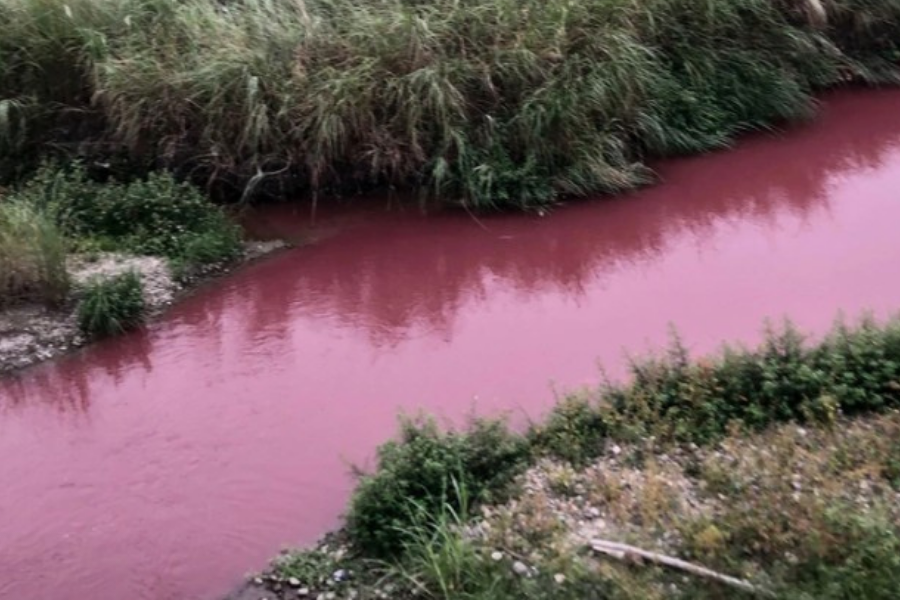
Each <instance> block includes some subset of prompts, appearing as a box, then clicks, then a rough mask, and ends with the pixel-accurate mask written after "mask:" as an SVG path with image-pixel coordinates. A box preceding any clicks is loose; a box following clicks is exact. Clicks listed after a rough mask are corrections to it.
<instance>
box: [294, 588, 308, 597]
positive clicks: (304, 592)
mask: <svg viewBox="0 0 900 600" xmlns="http://www.w3.org/2000/svg"><path fill="white" fill-rule="evenodd" d="M297 595H298V596H300V597H301V598H306V597H307V596H309V588H308V587H302V588H300V589H299V590H297Z"/></svg>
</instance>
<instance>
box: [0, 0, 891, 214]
mask: <svg viewBox="0 0 900 600" xmlns="http://www.w3.org/2000/svg"><path fill="white" fill-rule="evenodd" d="M0 28H2V30H3V32H4V35H3V37H2V39H0V81H2V88H0V166H2V167H3V168H2V173H4V176H6V177H11V176H15V175H16V173H21V172H22V171H23V170H27V168H28V167H29V164H34V162H33V161H34V160H36V159H37V158H38V157H39V156H41V155H43V154H47V153H54V154H63V155H66V156H79V157H82V158H85V159H86V160H88V161H102V162H109V163H111V164H112V165H113V168H118V167H121V168H122V169H125V170H130V171H134V170H137V171H141V170H143V169H147V168H151V167H160V166H165V167H169V168H172V169H175V170H176V171H177V172H178V174H179V176H185V177H187V176H190V177H192V178H194V179H196V180H198V181H204V182H210V181H212V182H218V184H220V185H221V188H220V189H225V190H231V192H232V193H234V192H235V191H237V192H241V191H245V192H247V193H255V192H259V191H265V192H267V193H272V194H276V195H282V196H286V195H289V194H296V193H298V192H301V191H307V192H310V191H312V192H317V191H319V190H325V189H334V188H342V189H351V190H352V189H358V188H360V187H368V186H373V185H375V186H391V187H402V188H409V189H415V190H419V191H420V192H423V193H427V194H432V195H433V196H434V197H436V198H438V199H439V200H440V201H443V202H449V203H463V204H465V205H467V206H470V207H478V208H488V207H519V208H532V207H537V206H541V205H544V204H547V203H550V202H553V201H554V200H556V199H558V198H559V197H561V196H563V195H583V194H590V193H596V192H614V191H619V190H623V189H628V188H631V187H633V186H635V185H638V184H640V183H642V182H645V181H647V180H648V179H649V178H650V174H649V172H648V170H647V169H646V167H645V166H644V161H645V159H646V158H648V157H653V156H667V155H672V154H680V153H690V152H698V151H703V150H707V149H710V148H716V147H720V146H722V145H725V144H727V143H729V142H730V140H731V139H732V138H733V137H734V136H735V135H736V134H738V133H740V132H742V131H745V130H748V129H753V128H759V127H764V126H767V125H772V124H777V123H779V122H781V121H784V120H793V119H799V118H804V117H807V116H809V115H810V114H811V113H812V112H813V100H812V95H813V94H814V93H815V92H816V91H817V90H821V89H825V88H828V87H832V86H835V85H840V84H842V83H845V82H847V81H851V80H852V81H858V82H864V83H870V84H874V83H881V82H893V81H896V80H897V68H896V67H897V61H898V58H900V47H898V42H897V40H900V4H898V3H897V2H896V1H895V0H703V1H701V2H697V1H696V0H641V1H635V0H579V1H574V0H525V1H524V2H523V1H522V0H433V1H429V2H419V1H415V0H365V1H358V0H240V1H233V2H231V1H229V2H221V1H215V0H189V1H187V2H182V1H178V2H176V1H173V0H105V1H104V2H96V1H94V0H70V1H69V2H65V3H63V2H51V1H47V0H0Z"/></svg>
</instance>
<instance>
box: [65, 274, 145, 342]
mask: <svg viewBox="0 0 900 600" xmlns="http://www.w3.org/2000/svg"><path fill="white" fill-rule="evenodd" d="M144 312H145V306H144V296H143V288H142V286H141V278H140V276H139V275H138V274H137V273H136V272H134V271H126V272H125V273H122V274H120V275H117V276H115V277H112V278H110V279H104V280H99V281H96V280H95V281H93V282H91V283H90V284H88V286H87V287H86V288H85V290H84V297H83V298H82V300H81V302H80V304H79V305H78V327H79V328H80V329H81V331H82V333H84V335H86V336H89V337H106V336H111V335H116V334H119V333H122V332H124V331H128V330H129V329H134V328H136V327H138V326H140V325H141V324H142V323H143V321H144Z"/></svg>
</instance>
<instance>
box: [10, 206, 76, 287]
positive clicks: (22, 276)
mask: <svg viewBox="0 0 900 600" xmlns="http://www.w3.org/2000/svg"><path fill="white" fill-rule="evenodd" d="M68 289H69V278H68V273H67V271H66V242H65V239H64V237H63V235H62V232H61V231H60V229H59V227H58V226H57V223H56V219H55V217H54V216H53V215H52V214H50V211H48V210H44V209H42V208H40V207H39V206H37V205H35V204H31V203H28V202H23V201H16V200H6V201H4V200H3V198H2V197H0V305H2V304H5V303H12V302H17V301H24V300H36V301H41V302H45V303H47V304H51V305H52V304H58V303H60V302H62V301H63V300H64V299H65V297H66V294H67V292H68Z"/></svg>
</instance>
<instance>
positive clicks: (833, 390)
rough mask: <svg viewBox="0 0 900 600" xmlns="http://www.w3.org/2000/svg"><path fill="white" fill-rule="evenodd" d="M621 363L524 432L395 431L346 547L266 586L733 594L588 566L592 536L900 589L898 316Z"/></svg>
mask: <svg viewBox="0 0 900 600" xmlns="http://www.w3.org/2000/svg"><path fill="white" fill-rule="evenodd" d="M631 371H632V374H631V377H630V378H629V381H628V382H627V383H624V384H615V383H611V382H607V383H605V384H604V385H602V386H600V387H599V388H598V389H597V390H593V391H589V392H585V393H582V394H580V395H576V396H571V397H568V398H565V399H563V400H562V401H561V402H560V404H559V406H558V407H557V408H556V409H555V410H554V411H553V412H552V413H551V414H550V415H549V417H548V418H547V419H546V420H545V421H543V422H542V423H540V424H534V425H532V426H531V427H530V428H529V430H528V431H527V432H526V433H524V434H518V433H514V432H512V431H510V430H508V429H507V428H506V427H505V425H504V424H503V423H502V422H484V421H475V422H474V423H473V424H471V425H470V426H469V427H468V428H465V429H462V430H450V431H442V430H440V429H438V428H437V427H436V426H435V425H434V423H432V422H431V421H429V420H427V419H420V420H413V421H409V420H407V421H404V424H403V428H402V435H401V437H400V439H399V440H397V441H394V442H390V443H389V444H387V445H386V446H384V447H383V448H382V450H381V451H380V453H379V462H378V468H377V469H376V470H375V471H374V472H373V473H371V474H363V475H362V476H361V479H360V483H359V487H358V488H357V490H356V492H355V494H354V496H353V499H352V502H351V505H350V510H349V513H348V515H347V527H346V528H345V530H344V531H343V533H342V536H343V537H338V538H336V539H334V540H330V541H329V542H328V544H327V545H326V546H324V547H322V548H319V549H318V550H317V551H315V552H312V553H308V552H301V553H297V554H291V555H287V556H285V557H283V558H281V559H279V560H278V561H277V562H276V564H275V567H274V570H273V571H272V572H271V573H270V574H269V575H268V576H267V579H266V580H265V581H266V582H267V585H268V586H269V589H270V590H275V591H279V590H280V591H285V593H286V594H294V593H295V590H294V587H296V586H300V585H306V586H311V587H312V588H314V589H317V588H318V589H326V590H328V589H337V590H338V593H337V595H338V597H344V596H342V595H341V594H343V593H350V592H349V591H348V590H350V589H352V590H353V594H357V595H358V596H357V597H361V598H367V597H371V598H377V597H384V596H383V595H384V594H385V593H389V594H390V597H393V598H396V597H400V598H405V597H412V596H419V597H428V598H445V599H473V598H485V599H486V598H529V597H535V598H539V597H544V598H569V597H572V598H611V599H618V598H622V599H625V598H659V599H663V598H720V597H722V594H725V593H730V594H738V595H740V594H743V593H745V592H740V591H734V590H731V591H728V592H726V591H725V590H726V588H724V587H721V584H716V583H711V582H710V581H709V580H706V579H703V578H700V579H697V578H696V577H694V576H688V575H685V574H683V573H679V572H677V571H676V572H673V571H670V570H666V569H664V568H662V567H658V566H655V565H650V564H643V565H638V566H635V565H633V564H631V565H629V564H628V563H627V561H626V563H618V562H616V561H613V562H609V560H606V561H604V560H598V559H597V558H590V557H588V556H587V555H586V554H585V552H586V548H587V546H588V545H589V541H590V538H592V537H595V536H597V537H608V538H610V539H612V540H613V541H618V542H626V543H631V544H635V545H639V546H640V547H643V548H647V549H649V550H652V551H656V552H663V553H666V554H669V555H674V556H678V557H681V558H685V559H688V560H693V561H696V562H698V563H700V564H704V565H706V566H708V567H711V568H714V569H716V570H719V571H720V572H723V573H730V574H732V575H734V576H735V577H741V578H746V579H747V580H748V582H751V583H749V585H751V586H752V587H753V589H755V590H756V591H757V595H758V594H762V595H768V596H775V597H784V598H792V599H796V598H810V599H812V598H816V599H822V598H834V599H837V598H848V597H865V598H884V599H885V600H887V599H888V598H892V597H894V595H896V590H897V589H900V570H898V568H897V567H898V566H900V565H898V563H897V561H898V558H897V557H898V556H900V554H898V550H900V527H898V525H897V524H898V523H900V489H898V486H900V484H898V475H897V474H898V472H900V471H898V466H897V465H898V464H900V458H898V456H900V454H898V448H900V446H898V444H897V443H896V440H897V439H898V435H900V413H898V409H900V319H893V320H890V321H889V322H887V323H884V324H877V323H876V322H874V321H873V320H871V319H863V320H862V321H861V322H860V323H858V324H857V325H855V326H848V325H846V324H845V323H844V322H842V321H841V322H838V323H837V324H836V325H835V327H834V329H833V330H832V331H831V332H830V333H829V334H828V335H827V336H825V337H824V338H823V339H821V340H819V341H817V342H815V343H808V342H807V341H805V340H804V339H803V338H802V336H800V335H799V334H798V332H797V331H796V330H795V329H794V328H793V327H791V326H790V325H789V324H786V325H785V326H784V327H783V328H780V329H774V328H769V329H768V330H767V332H766V338H765V341H764V342H763V343H762V344H761V345H760V346H759V347H757V348H754V349H748V348H734V347H731V348H725V349H723V350H722V351H721V352H720V353H719V354H717V355H715V356H713V357H709V358H705V359H698V360H695V359H692V358H690V357H689V356H688V353H687V351H686V350H685V349H684V346H683V345H682V344H681V343H680V341H679V340H678V339H677V338H676V339H674V340H673V342H672V345H671V347H670V349H669V350H668V351H667V352H665V353H663V354H661V355H657V356H651V357H649V358H645V359H640V360H635V361H634V362H633V364H632V368H631ZM332 573H339V575H340V576H339V577H338V580H339V581H337V580H334V579H333V578H332V576H331V574H332ZM349 573H353V575H352V577H351V576H350V575H349ZM261 581H262V580H261ZM339 584H340V585H339ZM342 590H343V591H342ZM385 590H388V591H387V592H386V591H385ZM749 595H751V596H752V595H753V594H752V593H749ZM347 597H351V596H347Z"/></svg>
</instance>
